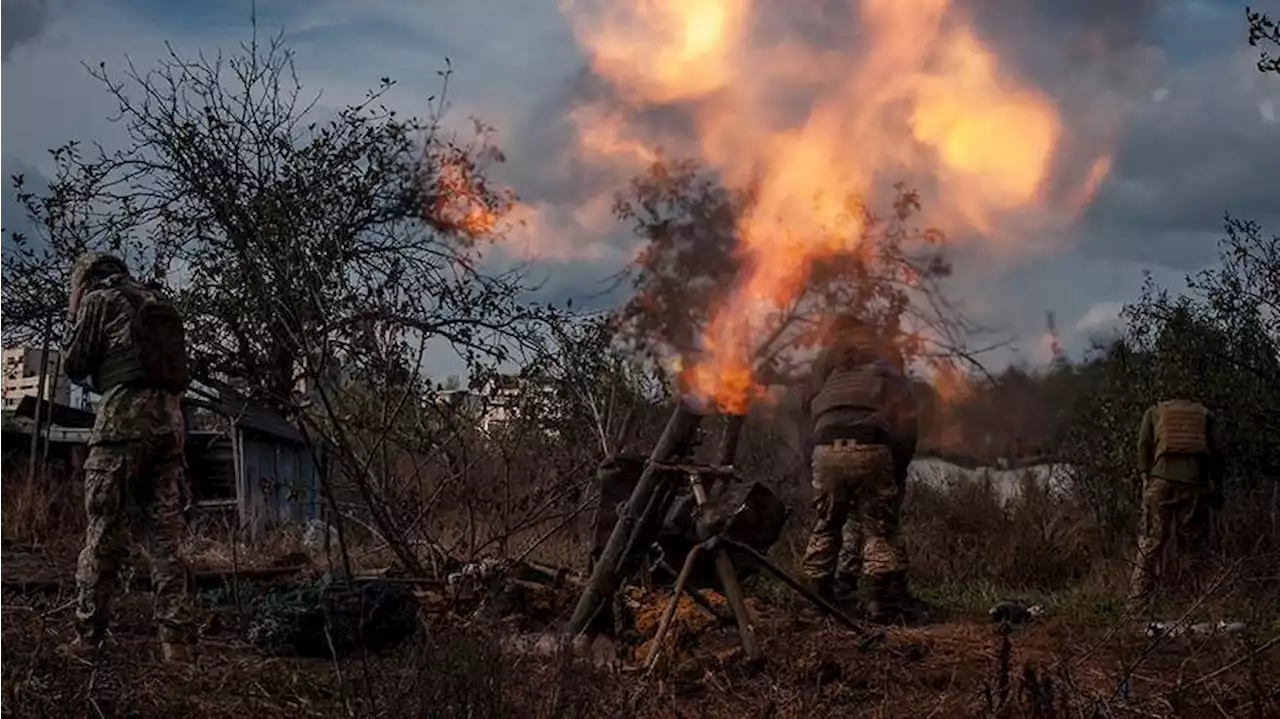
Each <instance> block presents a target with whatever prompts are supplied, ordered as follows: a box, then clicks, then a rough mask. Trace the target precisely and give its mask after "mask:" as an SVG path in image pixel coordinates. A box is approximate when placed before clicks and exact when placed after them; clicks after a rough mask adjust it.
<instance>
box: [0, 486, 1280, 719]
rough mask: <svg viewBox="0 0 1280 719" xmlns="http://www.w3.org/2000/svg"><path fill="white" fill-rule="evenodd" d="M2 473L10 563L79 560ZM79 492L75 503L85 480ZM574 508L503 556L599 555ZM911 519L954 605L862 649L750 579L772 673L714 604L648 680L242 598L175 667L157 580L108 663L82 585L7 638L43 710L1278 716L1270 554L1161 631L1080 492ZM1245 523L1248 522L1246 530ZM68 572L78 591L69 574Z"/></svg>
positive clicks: (19, 707)
mask: <svg viewBox="0 0 1280 719" xmlns="http://www.w3.org/2000/svg"><path fill="white" fill-rule="evenodd" d="M5 490H6V491H5V502H6V504H5V534H6V537H19V536H21V537H26V538H28V539H26V540H25V541H27V542H37V543H40V544H43V545H44V547H43V548H42V550H41V553H36V552H27V555H29V556H27V557H26V559H24V557H22V556H16V555H13V554H12V553H11V552H7V553H6V556H5V563H6V580H8V579H10V578H11V577H13V576H15V573H17V574H24V573H30V572H32V571H37V572H38V571H50V572H56V573H58V575H59V576H62V577H64V578H69V575H70V571H71V568H72V565H73V564H74V549H75V546H76V545H77V544H78V537H79V531H80V529H79V527H80V526H81V525H80V521H82V520H77V519H67V515H65V514H58V513H55V512H54V511H53V510H56V511H57V512H63V511H64V510H63V509H61V507H65V506H68V505H67V504H66V503H67V501H68V500H66V499H64V500H61V504H60V503H59V502H57V501H50V498H49V497H48V496H47V495H45V496H44V497H43V498H42V497H41V495H40V493H39V491H37V490H36V489H33V488H32V487H30V486H25V487H24V485H23V483H15V482H10V481H6V483H5ZM46 491H48V490H46ZM66 491H67V492H68V494H69V495H70V496H71V497H72V498H73V499H78V498H75V497H74V494H75V489H74V487H69V488H67V489H66ZM11 503H12V504H11ZM78 504H79V503H78V501H73V506H76V507H78ZM41 508H43V510H44V511H43V512H42V511H40V510H41ZM809 519H810V518H809V516H808V508H807V507H802V508H800V510H799V511H797V512H796V515H795V516H794V517H793V519H792V521H791V523H790V524H789V526H788V529H787V533H786V536H785V537H784V539H783V541H782V542H780V543H779V546H777V547H775V550H774V554H775V556H776V557H779V558H780V561H781V562H782V563H783V564H784V565H789V566H792V567H794V566H796V565H797V564H798V560H799V557H800V554H801V553H802V552H803V538H804V535H805V533H806V531H807V527H808V524H809ZM472 521H474V520H472ZM557 521H558V520H548V521H546V522H542V523H540V524H538V525H537V526H533V527H530V528H527V529H525V530H523V531H521V532H520V533H518V534H516V535H514V536H512V537H510V538H509V539H508V542H507V547H506V550H507V552H508V553H509V554H521V553H523V552H524V551H525V550H526V549H527V548H528V547H529V546H530V545H531V544H532V543H534V542H535V541H538V540H539V539H543V538H544V537H545V540H544V541H543V542H542V543H541V544H540V545H539V547H538V548H537V549H536V550H535V551H534V552H532V553H531V555H530V556H531V557H532V558H534V559H537V560H540V561H542V562H545V563H548V564H554V565H559V566H570V567H573V568H579V567H582V566H583V564H584V553H585V542H584V541H583V538H585V536H586V535H587V532H586V531H585V530H586V528H585V522H586V517H581V518H579V520H578V523H577V524H576V525H573V524H571V525H570V526H567V527H566V528H565V529H564V530H563V531H559V532H552V533H551V535H550V536H549V537H548V536H547V532H548V530H550V529H552V528H553V527H554V526H555V525H556V523H557ZM485 529H486V531H488V530H490V529H491V527H486V528H485ZM575 530H576V532H577V536H575ZM906 533H907V537H908V542H909V547H910V551H911V558H912V563H913V582H914V583H915V585H916V586H917V587H918V588H919V590H920V592H921V593H922V594H923V595H924V596H925V597H927V598H928V599H930V600H931V601H933V602H935V603H937V604H941V605H944V606H945V608H947V609H949V610H951V618H950V619H949V620H948V621H947V623H945V624H939V625H935V626H929V627H920V628H910V629H893V630H891V631H889V632H888V634H887V635H886V636H885V637H884V639H883V641H881V642H880V643H878V644H877V645H875V646H873V647H871V648H870V649H865V650H864V649H859V646H858V645H859V643H860V642H859V641H858V640H857V639H856V638H855V637H853V636H851V635H849V634H848V633H846V632H844V631H840V630H836V629H834V628H833V627H832V626H831V625H829V624H828V623H826V622H825V621H824V620H820V619H818V618H817V617H816V616H813V615H812V613H811V612H809V611H808V610H805V609H803V604H802V603H799V602H797V601H796V599H795V597H794V595H793V594H791V593H790V592H789V591H786V590H784V589H782V588H781V587H779V586H778V585H777V584H776V583H773V582H770V581H769V580H767V579H765V578H763V577H762V578H759V579H756V580H752V581H751V582H750V583H749V586H751V591H752V593H753V594H754V595H755V598H754V600H753V601H752V606H753V611H754V612H755V613H756V614H757V619H758V620H759V625H758V626H759V630H760V631H759V633H760V636H761V639H762V641H763V643H764V647H765V651H766V656H767V657H768V662H767V665H766V667H765V668H764V669H763V670H762V671H761V672H758V673H748V672H746V671H745V669H744V667H743V666H742V664H741V662H740V661H738V658H737V653H736V651H735V648H736V639H735V638H734V636H733V633H732V631H731V630H725V629H723V628H718V627H715V626H712V625H711V623H709V622H705V621H698V619H700V618H703V617H701V616H700V615H699V611H700V610H698V609H696V608H694V607H692V606H684V607H682V609H681V615H680V616H681V617H682V618H683V620H687V621H683V620H682V621H681V622H678V624H679V625H680V626H679V629H680V631H679V632H678V636H677V637H673V638H672V642H673V643H674V644H675V648H676V649H678V651H677V652H675V654H674V656H673V658H675V659H677V661H675V662H665V663H664V664H663V667H662V670H661V671H659V672H658V673H656V675H655V676H654V677H653V678H651V679H647V680H646V679H642V678H640V677H636V676H629V675H614V674H608V673H602V672H600V671H597V670H594V669H591V668H590V667H584V666H581V665H580V664H578V663H575V662H572V661H569V659H568V657H566V656H555V657H540V656H531V655H526V654H521V655H513V654H510V653H509V652H504V651H503V650H502V649H501V648H500V647H501V639H502V637H503V636H507V635H509V633H510V631H511V629H509V628H505V627H504V626H503V625H494V626H487V627H486V626H480V625H477V624H475V623H474V622H473V621H469V622H461V623H460V622H459V621H458V620H456V619H455V620H451V621H448V622H444V623H442V624H437V625H435V626H433V627H432V628H431V630H430V631H428V632H427V634H426V637H427V639H425V640H423V641H421V642H414V643H411V645H410V646H408V647H406V648H403V649H401V650H399V651H397V652H396V653H395V654H393V655H390V656H373V655H368V656H364V657H359V656H358V657H356V658H353V659H347V660H343V661H341V662H332V661H314V660H301V659H288V658H273V659H264V658H263V657H261V656H260V655H259V654H258V653H257V652H255V651H253V650H252V648H250V647H249V646H247V645H246V644H245V643H244V642H243V641H242V640H241V639H240V637H241V636H242V631H241V630H242V627H241V626H240V623H241V622H243V621H244V617H243V615H242V613H241V612H240V611H236V612H231V613H229V612H228V610H227V609H226V608H225V607H224V608H216V607H215V608H210V609H209V611H210V612H211V613H212V614H213V615H214V616H217V617H218V619H217V620H216V621H212V622H210V623H209V625H208V634H207V635H206V637H205V640H206V641H205V643H204V647H205V650H204V652H203V654H202V657H201V660H200V662H201V663H200V666H199V669H198V670H194V671H193V670H184V669H175V668H171V667H166V666H164V665H161V664H160V663H159V662H158V661H157V660H156V657H155V650H156V647H155V646H154V645H155V639H154V630H153V628H152V626H151V623H150V620H149V617H148V614H149V597H147V596H146V595H145V594H139V593H137V592H133V593H130V594H127V595H126V596H125V597H124V599H123V601H122V602H121V604H120V606H121V612H120V615H119V616H120V618H119V620H118V622H117V624H116V629H115V631H116V637H117V639H118V642H119V643H118V645H117V646H116V647H114V648H112V649H110V650H109V654H108V656H107V660H106V661H105V662H104V663H103V664H102V665H101V666H100V667H99V668H97V669H91V668H89V667H86V666H83V665H81V664H79V663H77V662H75V661H72V660H70V659H67V658H65V657H63V656H62V655H60V654H59V653H58V652H57V651H56V648H57V646H58V645H59V644H60V643H62V642H65V641H66V640H67V639H69V626H70V622H69V620H70V617H69V614H68V612H69V605H68V604H67V595H65V594H64V595H63V596H60V597H50V596H32V595H11V596H6V598H5V602H4V605H5V617H4V620H5V621H4V625H3V626H4V639H5V640H6V641H8V642H9V644H8V649H9V652H10V653H9V654H7V655H6V658H8V659H10V661H6V662H5V663H4V704H5V706H6V710H11V711H12V712H14V713H15V715H26V716H84V715H86V714H88V715H90V716H97V715H101V716H126V715H129V716H172V715H174V714H176V713H191V714H197V715H201V716H244V715H245V714H246V713H250V712H252V713H260V714H273V715H274V714H288V715H294V716H334V715H352V716H388V717H391V716H441V717H449V716H468V717H489V716H495V717H496V716H517V717H521V716H529V717H544V716H545V717H553V716H554V717H560V716H566V717H574V716H600V715H617V716H709V717H717V716H733V717H740V716H795V717H802V716H803V717H807V716H925V717H928V716H933V717H943V716H946V717H952V716H954V717H966V716H975V717H977V716H983V717H1015V716H1034V717H1075V716H1091V717H1092V716H1161V717H1164V716H1187V717H1196V716H1210V715H1215V716H1260V717H1261V716H1276V715H1280V705H1278V704H1277V702H1278V701H1280V699H1278V698H1277V695H1276V690H1275V687H1276V686H1277V685H1280V681H1278V678H1280V667H1278V666H1277V662H1276V654H1277V651H1278V650H1277V649H1276V645H1275V644H1274V639H1273V637H1274V636H1276V634H1277V633H1280V624H1277V617H1280V600H1278V599H1277V597H1280V594H1278V593H1277V580H1276V579H1275V577H1273V576H1272V577H1269V576H1267V575H1266V574H1265V573H1262V572H1259V571H1258V570H1257V567H1258V566H1263V564H1254V565H1251V564H1250V563H1249V562H1244V563H1240V564H1239V565H1238V566H1239V569H1240V571H1238V572H1237V573H1236V575H1234V576H1233V577H1231V580H1230V581H1227V582H1223V583H1222V584H1221V586H1219V587H1217V588H1216V590H1215V592H1214V594H1213V595H1212V596H1210V597H1207V598H1206V599H1205V600H1204V601H1202V602H1199V603H1198V604H1197V605H1196V606H1197V612H1196V613H1195V614H1194V615H1192V616H1190V617H1189V618H1188V621H1205V620H1216V619H1237V620H1240V621H1244V622H1246V623H1247V624H1248V625H1249V627H1250V629H1249V631H1248V632H1245V633H1241V634H1235V635H1231V636H1227V637H1216V638H1208V637H1191V638H1176V639H1172V638H1171V639H1165V640H1162V641H1159V642H1155V643H1153V642H1151V641H1150V640H1148V639H1146V638H1145V637H1143V636H1141V633H1140V632H1139V631H1138V624H1137V623H1136V622H1134V621H1133V620H1132V618H1125V617H1123V616H1122V614H1121V612H1120V608H1119V605H1118V603H1117V602H1116V598H1117V597H1118V596H1120V595H1121V592H1122V590H1123V583H1124V578H1125V576H1126V575H1127V569H1128V568H1127V565H1126V564H1125V562H1124V558H1123V557H1122V556H1113V555H1112V554H1109V552H1108V547H1109V546H1110V545H1109V543H1107V542H1105V541H1104V539H1105V538H1104V537H1103V536H1102V534H1101V532H1100V530H1099V529H1098V528H1097V526H1096V525H1095V524H1094V523H1093V522H1091V521H1090V520H1089V519H1088V518H1087V517H1086V516H1085V515H1084V514H1083V513H1081V512H1079V511H1078V510H1077V509H1076V508H1075V507H1074V506H1072V505H1071V504H1070V503H1069V502H1064V501H1059V500H1056V499H1054V498H1051V497H1049V496H1048V495H1045V494H1043V493H1036V492H1028V493H1026V494H1024V495H1023V496H1022V497H1021V498H1020V499H1018V500H1017V501H1015V502H1013V503H1012V504H1009V505H1007V506H1002V505H1001V504H1000V503H999V502H998V501H997V500H996V497H995V496H994V495H993V493H991V492H990V491H989V490H986V489H984V488H982V487H981V486H976V485H957V486H955V487H951V488H949V489H947V490H933V489H928V488H925V487H919V486H916V487H913V488H912V490H911V494H910V496H909V498H908V501H907V517H906ZM352 539H353V543H352V546H349V547H348V549H349V553H350V556H351V558H352V560H353V562H354V563H355V564H356V566H357V568H374V567H380V566H388V565H389V564H390V563H391V556H390V553H389V552H388V551H387V549H386V547H385V546H381V545H379V544H378V543H377V542H375V541H373V540H371V539H370V538H368V537H364V536H362V535H361V534H360V533H359V532H352ZM1241 541H1243V540H1242V539H1241V538H1239V537H1238V536H1236V535H1233V538H1232V543H1231V546H1236V545H1237V544H1238V543H1239V542H1241ZM304 549H305V548H304V547H303V544H302V530H301V529H300V528H280V529H277V530H275V531H271V532H267V533H265V534H260V535H258V536H256V537H252V538H250V537H246V536H241V535H240V534H239V533H237V532H234V531H231V529H230V528H229V527H227V526H221V525H219V523H218V522H216V521H213V520H211V519H206V521H202V522H199V523H197V524H196V526H195V527H194V528H193V531H192V533H191V535H190V536H189V537H188V539H187V541H186V542H185V544H184V551H185V552H186V553H187V556H188V558H189V559H190V560H191V561H192V563H193V565H194V566H195V567H197V568H201V569H219V570H222V571H227V570H231V569H236V568H239V569H246V570H247V569H254V568H262V567H267V566H271V565H273V564H279V563H281V562H282V561H284V560H286V559H291V558H292V559H296V558H297V557H298V555H299V553H305V552H304ZM335 553H336V550H335ZM38 554H39V556H37V555H38ZM41 557H42V558H41ZM309 561H311V562H313V563H315V564H317V565H320V566H322V567H323V566H326V564H327V563H335V564H336V563H337V562H338V561H339V560H338V558H337V557H336V554H334V555H331V556H330V557H328V558H326V557H322V556H316V555H315V554H314V553H312V555H311V556H310V557H309ZM1254 561H1255V562H1256V561H1257V560H1254ZM1262 561H1263V562H1264V563H1265V558H1264V559H1263V560H1262ZM1208 566H1209V567H1210V568H1213V567H1220V566H1222V563H1221V562H1210V563H1208ZM1271 566H1272V568H1273V571H1272V574H1274V566H1276V565H1275V564H1272V565H1271ZM33 568H34V569H33ZM1201 584H1202V585H1203V583H1201ZM63 586H64V592H65V591H66V589H69V582H67V583H65V584H64V585H63ZM1185 586H1186V587H1187V588H1188V589H1187V590H1186V591H1184V592H1183V593H1182V594H1181V595H1177V594H1174V595H1172V596H1171V597H1169V599H1168V601H1167V602H1166V603H1165V604H1164V607H1166V609H1162V610H1161V611H1165V612H1168V613H1171V614H1170V616H1173V617H1176V616H1179V615H1180V613H1181V612H1182V611H1183V610H1185V608H1186V607H1187V606H1189V605H1190V604H1191V600H1193V599H1195V582H1186V583H1185ZM1011 596H1012V597H1020V598H1024V599H1028V600H1033V601H1040V602H1043V603H1044V604H1045V605H1046V607H1047V608H1048V610H1049V614H1048V616H1047V617H1046V619H1045V620H1044V621H1042V622H1041V623H1039V624H1037V625H1033V626H1031V627H1028V628H1025V629H1021V630H1017V631H1014V632H1012V633H1010V634H1001V633H999V632H997V631H995V630H994V628H993V627H992V626H991V625H990V624H989V623H987V622H986V618H985V616H984V615H983V611H984V610H985V608H986V607H987V606H989V605H990V603H991V602H993V601H995V600H996V599H999V598H1007V597H1011ZM663 599H664V597H663V596H662V595H661V594H658V595H650V596H648V597H647V598H646V599H644V600H643V601H644V602H647V604H645V605H644V606H645V607H647V608H648V609H649V610H650V611H649V612H648V613H649V614H653V613H655V612H657V611H659V610H660V607H661V602H662V600H663ZM559 601H562V602H567V604H566V606H562V607H558V608H556V609H555V610H554V611H552V612H550V616H558V617H560V618H563V617H564V616H565V615H566V613H567V611H568V610H569V609H570V608H571V603H572V597H571V596H570V597H564V598H561V599H560V600H559ZM637 614H638V616H642V617H645V616H648V614H646V613H645V612H644V611H640V612H638V613H637ZM522 624H525V625H527V624H528V622H527V621H525V622H522ZM525 628H526V629H527V628H528V627H527V626H526V627H525ZM650 629H651V627H650ZM647 638H648V637H646V636H643V635H641V636H639V637H637V638H636V643H637V646H626V647H623V649H624V651H625V652H626V654H625V655H626V656H627V658H628V659H631V658H634V657H635V656H636V655H637V654H638V655H640V656H643V654H644V647H643V646H641V645H642V643H643V642H644V641H645V639H647ZM1268 641H1270V642H1272V644H1270V645H1267V644H1266V643H1267V642H1268ZM637 649H639V650H640V651H639V652H637Z"/></svg>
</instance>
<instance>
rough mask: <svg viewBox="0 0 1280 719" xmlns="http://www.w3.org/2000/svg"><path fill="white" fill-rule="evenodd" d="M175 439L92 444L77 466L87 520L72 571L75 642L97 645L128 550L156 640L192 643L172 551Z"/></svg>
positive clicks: (178, 482) (179, 479)
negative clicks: (137, 555) (151, 609)
mask: <svg viewBox="0 0 1280 719" xmlns="http://www.w3.org/2000/svg"><path fill="white" fill-rule="evenodd" d="M183 472H184V466H183V442H182V436H181V435H162V436H156V437H151V438H148V439H146V440H138V441H130V442H112V443H100V444H97V445H94V446H93V447H92V448H90V450H89V457H88V459H86V460H85V463H84V503H85V513H86V515H87V516H88V526H87V528H86V530H85V539H84V548H83V549H81V551H80V561H79V564H78V565H77V566H76V620H77V631H78V633H79V635H80V637H81V639H82V640H85V641H90V642H93V641H98V640H100V639H102V637H103V635H104V633H105V632H106V629H107V624H108V621H109V618H110V605H111V598H112V595H113V594H114V593H115V585H116V575H117V573H118V571H119V568H120V564H121V563H122V562H123V561H125V560H126V559H127V558H128V556H129V550H130V549H131V548H137V549H140V550H141V552H142V554H143V555H144V557H145V558H146V559H147V560H148V561H149V563H150V565H151V583H152V591H153V593H154V595H155V619H156V623H157V624H158V625H159V630H160V639H161V641H164V642H167V643H177V644H185V643H190V642H194V641H195V638H196V631H195V624H194V617H193V613H192V605H191V597H190V591H189V586H188V585H189V581H188V575H187V570H186V566H185V565H184V563H183V561H182V559H181V557H180V556H179V551H178V549H179V548H178V544H179V541H180V540H181V537H182V533H183V531H184V525H185V520H184V518H183V516H182V509H183V496H182V495H183V487H184V484H183V482H184V478H183Z"/></svg>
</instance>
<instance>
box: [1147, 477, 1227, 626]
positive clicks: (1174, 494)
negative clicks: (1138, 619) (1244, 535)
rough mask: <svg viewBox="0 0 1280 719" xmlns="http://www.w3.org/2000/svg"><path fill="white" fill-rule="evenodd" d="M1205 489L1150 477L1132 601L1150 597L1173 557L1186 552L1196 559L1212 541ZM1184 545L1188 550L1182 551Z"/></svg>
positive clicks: (1186, 554)
mask: <svg viewBox="0 0 1280 719" xmlns="http://www.w3.org/2000/svg"><path fill="white" fill-rule="evenodd" d="M1204 495H1205V489H1204V487H1202V486H1201V485H1198V484H1188V483H1186V482H1172V481H1169V480H1166V479H1160V478H1158V477H1149V478H1147V480H1146V481H1145V482H1144V483H1143V486H1142V518H1141V520H1140V522H1139V526H1138V549H1137V553H1136V556H1135V557H1134V567H1133V575H1132V576H1131V577H1130V580H1129V603H1130V605H1132V606H1135V607H1136V605H1139V604H1141V603H1142V602H1145V601H1146V600H1147V599H1149V598H1150V596H1151V592H1152V591H1153V590H1154V589H1155V583H1156V580H1157V578H1158V576H1159V575H1160V574H1162V571H1161V570H1163V569H1166V568H1168V567H1169V565H1170V564H1171V561H1170V560H1175V559H1178V558H1179V555H1184V556H1185V558H1190V559H1194V558H1196V557H1198V556H1199V554H1200V553H1201V550H1203V549H1204V548H1205V547H1206V546H1207V543H1208V536H1207V532H1208V528H1209V522H1208V519H1209V516H1208V515H1209V510H1208V507H1207V506H1206V504H1205V502H1204ZM1179 545H1183V546H1185V547H1186V548H1187V550H1188V551H1186V552H1185V553H1184V552H1182V551H1179V549H1180V547H1179Z"/></svg>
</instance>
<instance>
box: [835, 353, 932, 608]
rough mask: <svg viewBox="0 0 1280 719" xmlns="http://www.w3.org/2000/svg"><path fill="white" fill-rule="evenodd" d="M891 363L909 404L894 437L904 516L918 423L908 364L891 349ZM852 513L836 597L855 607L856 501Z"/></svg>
mask: <svg viewBox="0 0 1280 719" xmlns="http://www.w3.org/2000/svg"><path fill="white" fill-rule="evenodd" d="M888 361H889V362H890V364H891V365H892V367H893V369H895V370H896V371H897V372H899V373H901V374H902V375H903V381H904V385H903V388H902V389H903V392H904V393H906V396H907V401H905V402H902V403H901V404H900V411H899V412H897V413H895V414H896V416H895V417H893V418H892V419H893V420H896V422H897V427H896V428H895V429H894V431H893V432H892V433H891V442H892V443H891V451H892V453H893V478H894V483H895V484H897V486H898V504H899V507H898V509H897V510H895V511H896V512H897V513H898V516H899V517H900V516H901V503H902V498H903V497H904V496H905V495H906V487H907V474H908V470H909V469H910V467H911V460H912V459H914V458H915V455H916V447H917V445H918V443H919V439H918V438H919V422H918V417H917V409H918V408H917V406H916V402H915V398H914V388H913V386H912V384H911V382H910V381H909V380H908V379H907V378H906V363H905V361H904V360H903V357H902V354H901V353H900V352H898V351H896V349H893V348H890V350H889V355H888ZM848 499H849V512H848V517H847V518H846V519H845V522H844V527H843V528H842V529H841V541H840V553H839V556H838V559H837V560H836V574H835V586H834V594H835V598H836V599H837V600H838V601H840V602H841V603H853V602H856V601H857V596H858V575H860V574H861V573H862V548H863V542H862V540H863V536H862V523H861V521H860V518H859V514H860V511H859V509H858V505H857V500H856V498H854V497H849V498H848Z"/></svg>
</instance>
